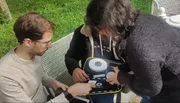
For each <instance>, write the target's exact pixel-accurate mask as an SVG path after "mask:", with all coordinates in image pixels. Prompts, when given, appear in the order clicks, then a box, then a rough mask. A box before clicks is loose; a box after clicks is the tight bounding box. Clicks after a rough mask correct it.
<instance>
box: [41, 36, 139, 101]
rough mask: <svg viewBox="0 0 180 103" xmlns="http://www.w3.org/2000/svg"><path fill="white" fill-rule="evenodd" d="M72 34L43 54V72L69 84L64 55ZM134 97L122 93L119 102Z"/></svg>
mask: <svg viewBox="0 0 180 103" xmlns="http://www.w3.org/2000/svg"><path fill="white" fill-rule="evenodd" d="M72 36H73V33H71V34H69V35H67V36H65V37H63V38H61V39H59V40H57V41H56V42H54V43H53V47H52V48H50V49H49V50H48V51H47V52H46V53H45V54H44V55H43V70H44V72H45V73H47V74H48V75H49V76H51V77H53V78H54V79H56V80H58V81H60V82H62V83H64V84H66V85H69V86H70V85H72V84H73V80H72V77H71V75H70V74H69V73H68V71H67V68H66V65H65V62H64V57H65V54H66V52H67V49H68V47H69V44H70V41H71V39H72ZM134 97H136V95H135V94H134V93H132V92H129V93H128V94H124V93H122V97H121V102H122V103H123V102H128V101H131V100H132V99H133V98H134ZM129 103H130V102H129ZM136 103H138V102H136Z"/></svg>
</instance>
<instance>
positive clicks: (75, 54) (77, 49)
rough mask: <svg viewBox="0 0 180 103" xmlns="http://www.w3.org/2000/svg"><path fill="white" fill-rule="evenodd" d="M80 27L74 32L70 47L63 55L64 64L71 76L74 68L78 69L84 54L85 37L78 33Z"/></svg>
mask: <svg viewBox="0 0 180 103" xmlns="http://www.w3.org/2000/svg"><path fill="white" fill-rule="evenodd" d="M81 28H82V26H80V27H79V28H77V29H76V30H75V32H74V35H73V38H72V40H71V43H70V47H69V49H68V51H67V53H66V55H65V64H66V67H67V69H68V71H69V73H70V74H71V75H72V73H73V71H74V69H75V68H80V66H79V61H80V59H81V58H82V56H83V55H84V52H85V36H84V35H83V34H81V33H80V30H81Z"/></svg>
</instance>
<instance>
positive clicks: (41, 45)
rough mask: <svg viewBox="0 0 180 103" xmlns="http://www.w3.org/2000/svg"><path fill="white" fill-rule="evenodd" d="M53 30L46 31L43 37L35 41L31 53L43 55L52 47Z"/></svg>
mask: <svg viewBox="0 0 180 103" xmlns="http://www.w3.org/2000/svg"><path fill="white" fill-rule="evenodd" d="M52 37H53V33H52V32H45V33H44V34H43V37H42V39H40V40H37V41H34V47H33V48H32V52H31V54H33V55H38V56H42V55H43V54H44V53H45V52H46V51H47V50H48V48H51V47H52V42H51V40H52Z"/></svg>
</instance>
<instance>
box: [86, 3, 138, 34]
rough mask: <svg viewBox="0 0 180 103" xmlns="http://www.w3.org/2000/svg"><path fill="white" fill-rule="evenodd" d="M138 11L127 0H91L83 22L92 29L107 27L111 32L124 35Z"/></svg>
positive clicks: (132, 23)
mask: <svg viewBox="0 0 180 103" xmlns="http://www.w3.org/2000/svg"><path fill="white" fill-rule="evenodd" d="M138 14H139V11H138V10H137V9H135V8H134V7H133V6H132V5H131V3H130V1H129V0H91V1H90V3H89V5H88V7H87V11H86V17H85V23H86V24H87V25H89V26H90V27H91V28H92V30H95V29H94V28H96V30H97V29H99V30H100V29H102V28H104V27H105V28H108V29H109V30H110V31H111V32H112V34H113V33H114V34H116V35H117V34H120V35H121V37H122V36H124V34H125V31H128V29H129V28H128V27H132V26H133V25H134V22H135V19H136V17H137V15H138Z"/></svg>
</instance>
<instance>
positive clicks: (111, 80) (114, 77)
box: [107, 67, 120, 85]
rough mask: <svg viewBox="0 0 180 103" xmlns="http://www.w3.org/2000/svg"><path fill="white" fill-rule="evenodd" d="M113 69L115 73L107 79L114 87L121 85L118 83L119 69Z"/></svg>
mask: <svg viewBox="0 0 180 103" xmlns="http://www.w3.org/2000/svg"><path fill="white" fill-rule="evenodd" d="M113 69H114V72H115V73H114V74H113V75H112V76H110V77H109V78H108V79H107V82H109V84H111V85H113V84H117V85H120V83H119V82H118V79H117V76H118V73H119V69H118V67H113Z"/></svg>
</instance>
